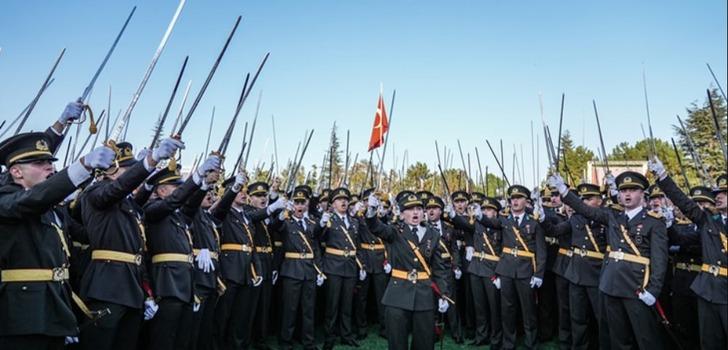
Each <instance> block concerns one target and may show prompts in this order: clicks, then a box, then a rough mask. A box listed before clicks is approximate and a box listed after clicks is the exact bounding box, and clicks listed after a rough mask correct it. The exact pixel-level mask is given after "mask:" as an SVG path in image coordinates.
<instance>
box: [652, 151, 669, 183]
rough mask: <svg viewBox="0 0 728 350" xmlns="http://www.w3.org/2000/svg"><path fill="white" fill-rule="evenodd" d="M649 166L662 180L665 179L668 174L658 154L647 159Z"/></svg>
mask: <svg viewBox="0 0 728 350" xmlns="http://www.w3.org/2000/svg"><path fill="white" fill-rule="evenodd" d="M647 168H648V169H650V171H651V172H652V173H653V174H655V175H656V176H657V178H658V179H660V180H664V179H665V177H666V176H667V171H666V170H665V166H664V165H663V164H662V161H660V158H657V156H655V157H653V158H652V159H650V160H648V161H647Z"/></svg>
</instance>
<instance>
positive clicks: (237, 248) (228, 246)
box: [220, 243, 253, 253]
mask: <svg viewBox="0 0 728 350" xmlns="http://www.w3.org/2000/svg"><path fill="white" fill-rule="evenodd" d="M220 250H222V251H225V250H229V251H234V252H246V253H252V252H253V248H251V247H250V246H249V245H247V244H237V243H225V244H223V245H221V246H220Z"/></svg>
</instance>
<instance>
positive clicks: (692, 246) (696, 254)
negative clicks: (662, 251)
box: [666, 187, 710, 349]
mask: <svg viewBox="0 0 728 350" xmlns="http://www.w3.org/2000/svg"><path fill="white" fill-rule="evenodd" d="M698 191H701V192H702V191H706V192H707V193H710V189H709V188H707V187H706V188H704V189H700V190H698ZM667 235H668V239H669V247H670V258H671V260H672V264H671V265H672V266H671V268H672V279H671V280H670V281H669V283H670V284H671V286H670V296H669V297H670V301H671V303H670V306H671V309H672V310H671V311H672V312H671V313H670V316H669V319H670V320H672V326H673V330H674V331H675V333H676V334H677V335H678V339H679V340H680V342H681V344H682V347H683V348H684V349H697V348H699V347H700V345H699V344H700V343H699V337H698V335H699V333H698V332H699V329H698V300H697V295H695V292H693V291H692V290H691V289H690V285H692V284H693V281H695V278H697V277H698V274H699V273H700V270H701V267H702V257H701V247H700V235H699V231H698V226H697V225H695V224H694V223H693V222H692V221H690V220H689V219H687V218H682V219H681V218H675V221H674V222H673V224H672V226H670V227H669V228H668V229H667ZM666 283H668V282H667V281H666Z"/></svg>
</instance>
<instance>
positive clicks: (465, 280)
mask: <svg viewBox="0 0 728 350" xmlns="http://www.w3.org/2000/svg"><path fill="white" fill-rule="evenodd" d="M463 270H465V267H463ZM469 276H470V273H468V272H465V271H463V277H462V278H461V279H459V280H457V281H455V283H453V286H454V288H455V290H454V291H452V293H453V295H455V297H456V300H455V301H456V302H457V304H458V305H460V306H461V307H460V308H458V315H459V316H460V323H461V325H462V327H463V328H464V329H465V330H466V331H467V333H469V334H472V332H473V330H474V329H475V303H476V302H477V301H475V299H474V298H473V290H472V287H471V286H470V277H469Z"/></svg>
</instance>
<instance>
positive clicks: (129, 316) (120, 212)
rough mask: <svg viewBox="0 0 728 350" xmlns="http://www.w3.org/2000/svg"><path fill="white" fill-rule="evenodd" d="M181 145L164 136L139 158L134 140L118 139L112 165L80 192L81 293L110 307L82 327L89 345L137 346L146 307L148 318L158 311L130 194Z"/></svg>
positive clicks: (76, 211) (92, 302)
mask: <svg viewBox="0 0 728 350" xmlns="http://www.w3.org/2000/svg"><path fill="white" fill-rule="evenodd" d="M181 147H182V143H181V142H179V141H177V140H174V139H167V140H163V141H162V142H161V143H160V146H159V148H157V149H155V150H154V151H153V152H148V154H147V155H146V157H145V158H144V159H143V160H142V161H136V160H135V159H134V153H133V148H132V145H131V144H130V143H128V142H120V143H118V144H116V148H117V150H116V158H115V163H114V164H115V165H114V167H112V168H111V169H108V170H106V171H105V172H103V173H101V175H100V176H99V177H98V178H97V181H96V182H95V183H93V184H92V185H90V186H88V187H87V188H86V189H85V190H84V191H83V192H82V193H81V194H80V195H79V198H78V200H77V202H76V204H75V206H74V208H73V214H74V215H75V216H76V217H78V218H79V222H81V223H83V226H84V229H85V231H86V233H87V235H88V239H89V245H90V252H91V254H90V258H91V262H90V264H89V266H88V268H87V269H86V271H85V273H84V275H83V279H82V280H81V289H80V292H81V297H82V298H83V299H84V300H85V301H86V302H87V303H88V305H89V306H91V307H92V308H94V309H104V308H108V309H109V311H110V312H111V313H110V314H109V315H108V316H106V317H104V318H103V319H101V320H99V321H98V322H95V323H93V324H91V325H89V326H88V327H86V328H85V329H84V330H83V331H82V332H81V346H82V347H84V348H86V349H121V348H135V347H136V344H137V338H138V335H139V330H140V327H141V324H142V316H143V310H144V309H148V310H147V312H148V314H147V319H148V318H151V316H152V315H153V314H154V309H155V308H156V305H155V303H154V299H153V296H152V295H151V288H150V285H149V279H148V276H146V271H145V266H144V258H145V255H146V249H147V247H146V235H145V232H144V227H143V226H142V221H141V215H140V214H139V212H138V211H137V210H136V207H135V204H134V203H133V200H132V199H131V196H130V195H131V193H132V191H134V189H136V188H137V187H138V186H139V185H140V184H142V183H143V182H144V180H145V179H146V178H147V177H148V176H149V174H150V173H151V172H152V171H154V169H155V166H156V165H157V163H158V162H159V161H161V160H164V159H168V158H169V157H170V156H171V155H172V154H174V152H175V151H176V150H177V149H179V148H181ZM145 299H148V300H149V302H148V303H147V304H148V305H147V306H145Z"/></svg>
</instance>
